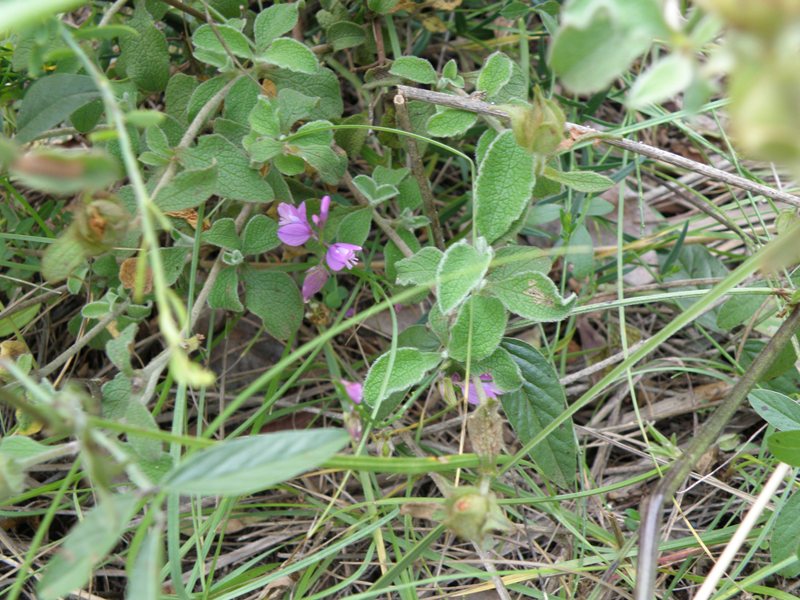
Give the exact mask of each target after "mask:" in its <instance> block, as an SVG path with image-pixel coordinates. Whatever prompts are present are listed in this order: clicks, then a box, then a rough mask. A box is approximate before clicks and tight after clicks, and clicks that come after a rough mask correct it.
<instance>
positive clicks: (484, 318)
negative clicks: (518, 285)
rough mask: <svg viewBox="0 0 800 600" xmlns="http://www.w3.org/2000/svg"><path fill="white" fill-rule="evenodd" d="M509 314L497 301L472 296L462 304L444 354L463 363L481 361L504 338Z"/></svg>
mask: <svg viewBox="0 0 800 600" xmlns="http://www.w3.org/2000/svg"><path fill="white" fill-rule="evenodd" d="M507 322H508V313H506V309H505V308H503V305H502V304H501V302H500V301H499V300H497V299H496V298H491V297H489V296H473V297H472V298H470V299H469V300H467V301H466V302H465V303H464V306H462V307H461V311H460V312H459V313H458V318H457V319H456V322H455V324H454V325H453V328H452V329H451V330H450V342H449V344H448V345H447V351H448V352H449V354H450V357H451V358H453V359H455V360H458V361H462V362H463V361H465V360H467V356H469V358H470V359H471V360H481V359H482V358H486V357H487V356H489V355H490V354H491V353H492V352H494V351H495V349H496V348H497V346H498V345H499V344H500V340H501V339H503V334H504V333H505V331H506V323H507Z"/></svg>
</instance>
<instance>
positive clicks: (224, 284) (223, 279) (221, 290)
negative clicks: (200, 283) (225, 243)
mask: <svg viewBox="0 0 800 600" xmlns="http://www.w3.org/2000/svg"><path fill="white" fill-rule="evenodd" d="M208 306H209V307H211V308H214V309H220V310H230V311H233V312H242V311H244V306H242V301H241V300H239V275H238V273H237V272H236V268H234V267H227V268H224V269H222V270H221V271H220V272H219V275H217V279H216V281H214V285H213V286H212V287H211V291H210V292H209V294H208Z"/></svg>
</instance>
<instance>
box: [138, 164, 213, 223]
mask: <svg viewBox="0 0 800 600" xmlns="http://www.w3.org/2000/svg"><path fill="white" fill-rule="evenodd" d="M217 173H218V169H217V165H216V164H212V165H210V166H208V167H206V168H203V169H195V170H192V169H187V170H186V171H182V172H181V173H178V175H176V176H175V177H174V178H173V179H172V181H170V182H169V183H168V184H167V185H165V186H164V187H163V188H162V189H161V191H160V192H159V193H158V196H157V197H156V198H154V199H153V200H154V202H155V205H156V206H158V208H160V209H161V210H162V211H163V212H171V211H178V210H184V209H186V208H197V207H198V206H200V205H201V204H203V203H204V202H205V201H206V200H208V199H209V198H210V197H211V195H212V194H213V193H214V191H215V190H216V188H217Z"/></svg>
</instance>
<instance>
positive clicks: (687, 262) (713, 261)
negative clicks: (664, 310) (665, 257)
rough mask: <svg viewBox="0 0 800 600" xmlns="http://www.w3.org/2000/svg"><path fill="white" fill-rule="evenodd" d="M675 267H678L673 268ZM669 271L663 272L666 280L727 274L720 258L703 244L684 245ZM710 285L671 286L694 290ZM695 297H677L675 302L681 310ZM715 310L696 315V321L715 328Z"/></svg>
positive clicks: (690, 303) (691, 302)
mask: <svg viewBox="0 0 800 600" xmlns="http://www.w3.org/2000/svg"><path fill="white" fill-rule="evenodd" d="M675 267H678V268H677V269H675ZM671 271H672V272H670V273H664V276H665V280H666V281H681V280H685V279H708V278H713V277H720V278H722V277H725V276H726V275H727V274H728V269H726V268H725V265H723V264H722V263H721V262H720V260H719V259H718V258H717V257H715V256H714V255H712V254H711V252H709V251H708V249H707V248H706V247H705V246H700V245H684V246H683V247H682V248H681V250H680V252H679V253H678V256H677V259H676V261H675V266H674V267H673V268H672V270H671ZM704 287H710V286H691V285H687V286H686V287H680V288H673V289H676V290H678V289H681V290H696V289H702V288H704ZM697 300H698V299H697V298H677V299H676V300H675V302H676V303H677V304H678V306H680V307H681V308H682V309H683V310H686V309H688V308H689V307H690V306H692V305H693V304H694V303H695V302H697ZM717 311H718V309H716V308H715V309H712V310H710V311H708V312H706V313H705V314H703V315H702V316H700V317H698V319H697V322H698V323H700V324H701V325H702V326H703V327H707V328H708V329H711V330H712V331H718V329H717Z"/></svg>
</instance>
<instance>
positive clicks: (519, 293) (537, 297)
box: [486, 271, 575, 323]
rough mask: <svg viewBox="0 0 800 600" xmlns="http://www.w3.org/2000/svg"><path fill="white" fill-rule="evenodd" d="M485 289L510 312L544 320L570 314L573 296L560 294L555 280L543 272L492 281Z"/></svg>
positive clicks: (551, 319)
mask: <svg viewBox="0 0 800 600" xmlns="http://www.w3.org/2000/svg"><path fill="white" fill-rule="evenodd" d="M486 291H487V292H489V293H490V294H492V295H494V296H496V297H497V298H498V299H500V301H501V302H502V303H503V305H505V307H506V308H507V309H508V310H510V311H511V312H512V313H514V314H516V315H519V316H520V317H523V318H525V319H532V320H534V321H537V322H540V323H545V322H551V321H561V320H562V319H566V318H567V317H568V316H569V312H570V310H571V308H572V305H573V304H574V303H575V296H574V295H573V296H570V297H569V298H562V297H561V294H559V292H558V288H557V287H556V284H555V283H553V282H552V280H551V279H550V278H549V277H548V276H547V275H545V274H544V273H538V272H535V271H534V272H531V273H526V274H523V275H516V276H514V277H510V278H508V279H502V280H499V281H493V282H492V283H491V284H489V285H488V286H487V288H486Z"/></svg>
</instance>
